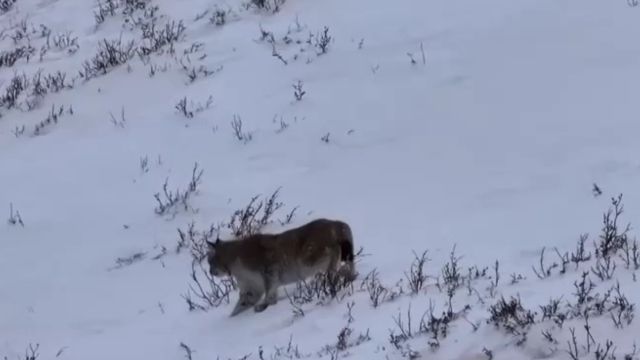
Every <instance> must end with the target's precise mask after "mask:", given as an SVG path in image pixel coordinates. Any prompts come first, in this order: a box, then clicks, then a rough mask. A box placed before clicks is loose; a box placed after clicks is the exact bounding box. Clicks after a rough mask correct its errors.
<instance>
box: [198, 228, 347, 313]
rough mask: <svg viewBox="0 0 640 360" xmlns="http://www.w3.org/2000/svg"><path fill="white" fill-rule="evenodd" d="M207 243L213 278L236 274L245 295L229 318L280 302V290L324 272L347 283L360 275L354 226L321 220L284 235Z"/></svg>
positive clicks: (218, 239) (249, 236) (240, 298)
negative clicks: (355, 257) (356, 267)
mask: <svg viewBox="0 0 640 360" xmlns="http://www.w3.org/2000/svg"><path fill="white" fill-rule="evenodd" d="M207 243H208V251H207V261H208V263H209V272H210V273H211V275H212V276H216V277H221V276H231V277H233V278H234V279H235V280H236V283H237V284H238V290H239V293H240V294H239V298H238V302H237V303H236V305H235V308H234V309H233V311H232V312H231V315H230V316H235V315H237V314H239V313H241V312H243V311H245V310H247V309H248V308H250V307H252V306H253V307H254V311H255V312H262V311H264V310H265V309H266V308H267V307H268V306H270V305H275V304H276V303H277V301H278V288H279V287H280V286H283V285H288V284H291V283H295V282H297V281H299V280H304V279H306V278H309V277H311V276H314V275H316V274H317V273H319V272H327V273H329V274H332V275H339V276H343V277H344V279H346V280H348V281H353V280H354V279H355V278H356V277H357V273H356V272H355V267H354V262H353V260H354V249H353V235H352V233H351V228H350V226H349V225H348V224H347V223H345V222H343V221H340V220H329V219H316V220H312V221H310V222H308V223H306V224H304V225H302V226H299V227H296V228H293V229H289V230H286V231H284V232H280V233H269V234H267V233H264V234H260V233H258V234H253V235H248V236H246V237H244V238H241V239H235V240H227V241H222V240H220V238H217V239H216V241H215V242H210V241H207ZM340 262H344V265H342V266H341V264H340ZM263 295H264V297H263Z"/></svg>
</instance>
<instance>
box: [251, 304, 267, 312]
mask: <svg viewBox="0 0 640 360" xmlns="http://www.w3.org/2000/svg"><path fill="white" fill-rule="evenodd" d="M268 306H269V304H267V303H260V304H256V305H255V306H254V307H253V310H254V311H255V312H263V311H264V310H265V309H266V308H267V307H268Z"/></svg>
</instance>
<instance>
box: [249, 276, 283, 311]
mask: <svg viewBox="0 0 640 360" xmlns="http://www.w3.org/2000/svg"><path fill="white" fill-rule="evenodd" d="M279 285H280V284H279V282H278V277H277V275H276V274H275V272H269V273H267V274H265V276H264V288H265V295H264V298H263V299H262V301H261V302H259V303H258V304H256V305H255V306H254V310H255V311H256V312H262V311H264V310H265V309H266V308H267V307H268V306H269V305H275V304H276V303H277V302H278V286H279Z"/></svg>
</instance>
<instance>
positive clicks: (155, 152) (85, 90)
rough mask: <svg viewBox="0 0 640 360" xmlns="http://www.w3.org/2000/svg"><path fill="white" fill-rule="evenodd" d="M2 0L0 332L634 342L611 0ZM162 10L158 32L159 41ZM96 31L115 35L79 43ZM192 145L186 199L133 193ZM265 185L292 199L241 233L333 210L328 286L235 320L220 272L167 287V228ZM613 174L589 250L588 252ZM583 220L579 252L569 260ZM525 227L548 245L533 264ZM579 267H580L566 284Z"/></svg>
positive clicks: (177, 170)
mask: <svg viewBox="0 0 640 360" xmlns="http://www.w3.org/2000/svg"><path fill="white" fill-rule="evenodd" d="M136 3H139V5H140V4H142V5H144V7H142V6H141V7H136V6H135V5H136ZM109 4H113V5H114V7H113V8H112V9H108V6H109ZM127 4H129V6H127ZM0 5H1V6H0V8H1V9H2V10H0V28H1V29H3V30H2V32H1V34H2V40H1V41H0V52H1V53H2V57H1V59H0V64H1V65H0V96H1V99H2V100H0V105H1V106H0V114H1V115H2V117H1V118H0V169H1V170H0V171H1V173H0V189H1V190H0V206H1V207H3V208H6V210H7V215H8V221H7V222H6V223H5V222H3V224H4V225H2V226H0V357H2V356H6V357H7V358H8V359H18V358H19V359H25V358H27V359H28V358H30V356H31V358H35V357H38V358H40V359H53V358H59V359H82V360H86V359H91V360H100V359H154V360H163V359H181V358H185V357H190V358H192V359H194V360H196V359H216V358H217V357H219V358H220V359H239V358H243V357H244V356H247V357H246V359H261V358H263V359H274V360H275V359H293V358H310V359H315V358H324V359H331V358H333V359H337V358H351V359H400V358H411V357H422V358H428V359H491V358H493V359H536V358H537V359H541V358H547V359H572V358H579V359H602V360H604V359H611V357H610V356H611V355H612V351H613V349H609V351H608V352H605V349H606V347H607V346H606V345H607V341H608V340H611V341H613V344H614V345H613V346H614V347H615V356H616V357H617V358H618V359H626V358H625V357H624V356H625V354H632V353H633V349H634V343H635V340H636V339H635V338H636V337H637V336H638V335H637V334H640V331H639V330H640V327H639V326H638V321H637V320H633V318H632V314H633V311H634V310H635V309H634V308H630V307H631V306H632V304H635V303H638V301H639V300H640V291H638V287H637V283H636V280H635V279H636V275H635V269H636V265H637V264H634V258H633V255H634V254H636V253H637V251H634V249H633V239H634V238H633V235H634V229H633V228H632V229H631V230H630V232H629V233H628V236H627V237H625V236H624V235H621V234H620V233H621V232H623V230H624V226H625V225H626V223H627V222H632V223H633V222H634V220H636V222H637V219H638V215H640V207H639V206H640V191H638V181H640V159H639V158H638V153H639V151H640V143H638V134H639V133H640V125H639V124H638V121H639V120H640V118H639V111H638V110H639V105H638V104H640V102H639V101H638V94H640V67H639V65H640V47H638V46H637V43H638V34H640V7H634V6H630V5H633V3H632V2H630V3H625V1H624V0H619V1H596V0H580V1H577V0H568V1H558V0H538V1H532V0H531V1H530V0H523V1H512V0H487V1H470V0H461V1H444V0H435V1H416V0H396V1H371V0H322V1H319V0H287V1H286V2H284V3H282V4H281V6H280V8H279V9H278V11H273V10H274V9H273V6H272V7H271V10H269V9H259V8H257V7H256V6H249V7H246V6H244V4H243V2H242V1H240V0H238V1H236V0H229V1H227V2H224V3H223V2H219V3H215V2H214V1H205V0H192V1H169V0H151V1H150V2H147V1H137V2H136V1H126V2H125V1H119V0H113V1H112V2H107V1H102V3H101V5H100V6H101V7H102V9H103V10H102V15H104V16H102V18H101V16H100V15H99V14H100V10H99V5H98V3H94V2H92V1H86V0H82V1H80V0H64V1H62V0H17V1H15V2H13V1H11V0H8V1H0ZM132 5H133V6H132ZM153 6H157V9H155V10H154V8H153ZM123 10H126V11H124V12H125V14H123ZM96 14H98V15H97V16H96ZM96 18H98V20H99V22H100V24H99V25H97V22H96ZM172 21H173V25H174V27H173V28H170V31H169V33H170V34H176V33H177V34H178V36H177V37H175V38H173V37H171V36H169V37H166V36H165V37H164V41H163V40H158V39H162V36H155V35H158V34H159V35H162V33H160V31H162V30H163V29H165V25H166V24H171V23H172ZM179 21H182V25H183V26H184V29H182V28H181V27H180V25H178V24H179V23H178V22H179ZM152 22H155V24H156V25H155V28H152V29H151V30H150V28H149V27H148V26H149V24H151V23H152ZM42 25H44V26H45V27H44V28H43V27H42ZM325 27H326V28H327V32H326V33H325ZM144 31H146V34H147V35H148V34H150V33H151V34H155V35H154V36H155V37H154V36H151V38H153V39H155V40H153V39H151V40H150V39H149V37H147V39H143V35H142V34H143V32H144ZM310 34H311V35H310ZM165 35H166V33H165ZM323 36H324V40H328V41H324V42H323ZM104 39H106V40H107V41H117V40H118V39H121V40H120V41H121V48H126V44H128V42H129V41H133V43H132V46H133V47H132V48H131V52H130V53H129V54H126V53H124V54H121V55H122V57H121V58H109V59H107V60H109V62H108V65H107V66H106V67H100V66H98V67H97V68H95V67H94V66H93V65H91V63H90V61H91V59H92V58H94V57H95V55H96V53H97V52H98V49H99V46H104V44H105V43H104V41H103V40H104ZM143 47H146V50H147V53H148V54H143V53H144V52H145V51H144V50H143V49H142V48H143ZM125 50H126V49H125ZM134 52H135V53H134ZM141 55H142V56H141ZM86 61H89V63H86V64H89V66H88V68H89V69H88V70H87V68H86V67H85V66H83V64H85V62H86ZM94 65H95V64H94ZM39 70H41V71H42V72H41V75H42V80H41V81H42V83H41V84H40V85H42V84H45V85H43V86H42V87H41V88H38V86H36V85H35V84H36V83H38V82H37V81H36V79H34V75H35V74H36V73H37V72H38V71H39ZM58 71H60V72H61V73H60V74H66V77H65V80H64V81H63V83H64V84H63V85H61V83H60V80H61V78H60V77H57V78H56V77H55V74H56V72H58ZM23 74H24V77H21V76H22V75H23ZM47 75H51V76H52V78H49V80H48V82H46V81H45V80H44V78H45V77H46V76H47ZM56 79H57V80H56ZM25 80H26V82H25ZM27 82H28V83H27ZM299 82H300V83H299ZM296 84H301V87H298V89H297V90H296V89H295V88H294V85H296ZM23 85H24V86H23ZM12 86H13V89H14V90H15V91H11V90H7V89H10V88H11V87H12ZM22 87H24V88H25V90H23V91H20V89H21V88H22ZM57 90H59V91H57ZM302 92H304V94H302ZM295 93H297V98H296V95H295ZM14 95H16V96H14ZM184 98H186V100H185V103H184V104H183V105H186V108H184V109H183V110H184V111H182V112H181V111H179V108H180V107H179V106H178V107H176V105H178V104H179V102H180V101H181V100H182V99H184ZM46 119H49V120H48V121H46ZM234 120H235V124H236V125H238V124H240V122H241V124H242V128H241V129H239V132H238V136H236V134H234V131H233V126H232V123H234ZM196 163H197V166H198V168H197V170H200V169H201V170H203V172H202V175H201V177H200V179H199V182H198V183H197V184H196V186H194V188H195V191H193V192H189V198H188V199H187V200H186V203H187V204H188V205H189V208H187V209H186V210H185V208H184V207H183V206H180V204H178V206H175V207H173V208H171V209H168V210H167V211H166V213H165V214H158V213H157V212H156V211H155V210H156V209H157V207H158V202H157V201H156V199H154V194H156V193H159V198H160V200H161V201H164V195H163V193H162V186H163V184H164V182H165V180H167V181H168V190H169V191H175V190H176V189H179V190H180V191H181V192H182V191H188V190H189V187H188V184H189V181H190V180H191V178H192V170H193V167H194V165H195V164H196ZM196 175H197V171H196ZM594 183H596V184H597V186H598V187H599V189H601V191H602V193H601V194H600V193H599V192H598V191H595V193H594V191H593V190H592V188H593V184H594ZM277 189H280V191H279V193H278V194H279V197H278V199H279V201H282V202H283V203H284V206H283V207H282V209H280V210H278V212H277V214H276V215H274V219H275V218H276V217H277V218H278V219H283V218H285V217H286V214H287V213H288V212H289V211H292V209H294V208H295V207H296V206H298V208H297V209H296V210H295V213H294V216H293V218H292V220H291V222H290V223H288V224H286V225H280V224H279V222H278V221H277V220H274V222H273V223H270V224H269V225H268V226H267V227H266V228H265V229H264V231H281V230H282V229H284V228H290V227H292V226H297V225H301V224H303V223H305V222H307V221H309V220H311V219H313V218H317V217H328V218H336V219H342V220H345V221H347V222H348V223H349V224H350V225H351V226H352V229H353V233H354V238H355V243H356V248H359V247H362V248H363V254H361V256H358V262H357V268H358V271H359V273H360V277H359V279H357V280H356V282H355V283H354V284H353V288H352V290H351V291H349V290H348V289H347V290H346V292H345V293H344V294H342V295H341V296H340V297H338V298H335V299H329V300H327V301H323V302H322V303H321V304H318V303H317V301H315V300H314V301H311V302H306V303H303V304H299V305H296V306H299V309H298V310H296V306H294V305H295V304H291V302H290V301H289V300H288V298H287V296H286V295H285V292H284V289H280V301H279V302H278V304H277V305H275V306H272V307H269V308H268V309H267V310H266V311H264V312H262V313H254V312H253V311H247V312H245V313H243V314H241V315H239V316H237V317H233V318H231V317H229V316H228V315H229V313H230V311H231V309H232V307H233V305H234V302H235V300H236V298H237V293H236V292H232V293H231V294H230V296H229V299H228V303H227V302H226V301H225V302H222V303H221V304H220V305H219V306H217V307H211V308H208V309H207V310H206V311H202V310H197V309H196V310H193V311H190V310H189V307H188V306H187V302H186V301H185V299H184V298H183V296H185V295H186V294H189V293H190V294H191V296H194V295H193V292H192V291H191V290H190V287H193V286H194V285H193V282H192V279H191V277H190V273H191V269H192V267H191V266H192V257H191V255H190V252H189V251H187V250H185V251H181V252H179V253H178V252H177V251H176V249H177V244H178V240H179V236H178V231H177V229H178V228H180V229H181V231H182V232H187V229H188V228H189V224H190V223H192V222H193V223H194V229H196V230H197V231H204V230H206V229H208V228H209V226H210V225H211V224H217V223H223V222H225V221H228V220H229V219H230V217H231V216H232V214H233V212H234V211H236V210H238V209H242V208H243V207H245V206H246V204H247V203H249V201H250V199H251V198H252V197H253V196H254V195H262V196H263V197H268V196H269V195H270V194H272V193H273V192H274V191H275V190H277ZM620 193H623V194H624V197H623V199H622V202H623V203H624V205H626V206H625V208H624V212H623V214H622V215H621V216H620V219H619V220H618V224H617V225H618V231H619V232H618V233H612V234H610V235H611V236H610V237H609V239H610V240H612V243H611V244H613V245H612V251H611V252H608V251H605V252H606V253H607V254H603V250H602V247H601V248H600V250H599V251H598V253H596V251H595V250H596V249H595V248H594V244H595V245H597V246H601V245H602V240H601V239H600V238H599V236H600V235H601V234H602V227H603V224H602V222H603V213H604V212H606V211H607V209H609V208H614V206H613V205H612V198H615V199H617V196H618V194H620ZM10 209H11V210H10ZM159 212H161V211H159ZM229 230H230V229H227V228H223V229H222V232H221V235H220V236H221V237H222V238H228V237H229V236H230V231H229ZM583 233H588V234H589V235H588V239H587V240H586V242H585V248H586V253H587V254H589V253H590V254H591V258H590V259H589V260H587V261H583V262H582V261H579V260H580V259H578V260H577V265H578V266H577V267H576V265H575V264H574V263H573V262H571V261H570V258H571V254H572V253H573V255H574V257H576V243H577V241H578V238H579V236H580V235H581V234H583ZM598 244H599V245H598ZM627 245H628V248H629V249H626V250H625V249H624V247H626V246H627ZM187 246H188V245H187ZM454 246H455V255H454V256H461V259H460V260H459V261H458V266H459V271H460V273H459V274H458V275H456V274H455V272H454V274H453V275H451V271H447V269H448V270H451V269H452V264H449V267H448V268H446V266H447V263H448V262H450V257H449V254H450V252H451V251H452V250H454ZM543 248H545V249H546V250H545V257H544V265H543V267H545V268H548V267H550V266H551V265H552V264H553V263H556V264H558V266H556V267H552V269H551V270H549V272H548V276H547V275H546V273H545V272H544V271H543V272H542V274H540V275H541V277H542V278H543V279H540V278H539V277H538V276H536V274H535V273H534V271H533V269H532V266H535V267H536V269H537V271H538V272H539V273H540V272H541V270H540V264H539V259H540V253H541V251H542V249H543ZM555 248H557V252H556V249H555ZM605 248H606V249H609V248H608V247H607V246H606V244H605ZM620 248H623V249H620ZM425 250H428V253H427V256H428V258H429V259H430V260H429V261H427V262H426V265H425V266H424V272H425V273H426V277H424V278H423V279H419V280H425V284H424V286H423V287H421V288H419V289H417V292H416V293H415V294H412V293H411V290H410V285H411V284H410V283H411V282H410V280H409V279H408V278H410V277H411V276H410V267H411V263H412V261H413V259H414V252H413V251H415V253H416V254H418V255H420V254H422V252H423V251H425ZM565 253H566V256H567V259H569V263H568V264H567V265H566V267H565V269H564V271H562V270H563V266H562V261H561V259H562V257H563V256H565V255H564V254H565ZM625 254H630V261H629V265H628V266H627V264H626V262H625V259H624V257H625ZM577 257H578V258H579V256H577ZM496 261H498V264H499V265H498V269H497V272H498V273H499V274H500V275H499V279H496V276H495V274H496V269H495V266H496V265H495V264H496ZM607 261H611V262H615V264H616V268H615V270H611V268H609V270H606V269H605V270H602V271H604V272H609V275H611V276H607V275H605V276H604V277H603V279H601V278H600V277H599V276H598V275H597V273H600V272H601V270H598V269H602V268H606V263H607ZM454 262H455V261H454ZM609 265H610V266H612V265H611V263H609ZM474 266H476V267H477V269H478V271H477V272H476V271H475V270H469V269H471V268H472V267H474ZM374 269H375V271H376V273H377V274H378V275H377V279H378V281H379V283H377V282H375V281H372V280H370V281H369V284H370V285H369V290H370V291H368V290H367V286H364V287H363V286H361V282H362V281H363V280H365V279H367V278H366V276H367V274H370V273H371V271H373V270H374ZM414 269H415V268H414ZM591 269H594V270H593V271H592V270H591ZM583 272H587V273H588V276H587V277H586V279H585V283H584V285H585V287H586V289H587V290H588V286H587V285H588V284H589V282H591V283H592V284H593V285H594V286H595V289H593V290H591V292H588V293H585V294H587V295H588V296H587V295H585V297H586V298H585V299H582V300H583V301H581V299H580V296H578V295H579V294H580V292H579V291H577V290H576V286H577V287H580V286H579V285H580V282H581V280H582V275H583ZM199 276H204V275H202V274H201V275H199ZM201 279H204V277H202V278H201ZM369 279H371V277H369ZM401 279H402V282H400V283H398V281H399V280H401ZM205 282H206V280H205ZM617 283H619V286H620V287H619V290H620V293H619V294H618V292H617V290H616V289H614V290H613V291H611V292H609V296H608V297H607V295H606V294H607V292H608V291H609V290H610V289H612V287H614V286H615V285H616V284H617ZM574 284H575V285H574ZM205 286H206V284H205ZM380 286H384V287H385V288H386V289H387V290H385V291H382V290H381V291H382V292H383V294H382V295H381V298H382V297H386V299H385V300H384V301H381V303H380V304H379V305H378V306H377V307H374V306H373V304H372V300H371V298H370V293H371V292H373V293H375V289H380ZM401 289H402V293H400V292H401V291H400V290H401ZM291 291H295V287H288V288H287V294H288V293H289V292H291ZM585 291H586V290H585ZM393 293H397V296H394V295H392V294H393ZM449 294H451V297H450V296H449ZM576 294H578V295H576ZM596 294H597V295H596ZM503 296H504V301H505V303H504V304H502V305H504V306H503V307H502V308H501V307H500V306H499V305H500V303H499V302H500V300H501V299H502V297H503ZM512 296H513V298H512ZM518 296H519V298H520V301H521V305H522V306H523V308H519V307H517V305H518V303H517V297H518ZM550 299H558V307H557V309H556V310H555V311H554V310H553V302H551V306H549V307H547V308H541V306H544V305H549V304H550ZM625 299H626V300H628V302H629V303H628V304H627V303H626V302H625V301H624V300H625ZM430 303H431V305H432V306H433V309H434V310H433V315H434V316H433V317H430V316H429V313H428V312H427V313H426V314H427V315H426V316H423V314H425V311H427V310H428V309H429V307H430ZM496 304H497V305H496ZM509 305H514V306H513V307H512V308H509ZM349 308H350V309H351V310H350V311H349ZM545 309H546V311H545ZM492 310H493V311H494V313H493V314H492V312H491V311H492ZM527 310H530V311H531V312H532V313H531V314H529V313H527ZM409 311H410V314H408V312H409ZM349 312H350V314H351V316H352V317H349V316H348V315H346V314H348V313H349ZM302 313H303V314H302ZM534 313H535V314H534ZM545 315H546V316H545ZM585 315H586V316H585ZM407 316H409V317H410V318H411V321H410V324H409V321H407ZM618 316H620V319H622V320H621V321H619V322H618V321H614V320H615V319H616V318H617V317H618ZM421 319H424V324H422V326H421ZM400 322H401V324H399V323H400ZM585 323H587V324H588V325H589V328H588V330H589V333H590V334H591V336H590V335H589V334H588V333H587V331H586V330H585V326H584V325H585ZM496 324H499V325H500V326H496ZM616 324H617V326H616ZM345 327H346V328H347V330H344V329H345ZM572 330H574V331H575V337H576V345H575V347H574V346H573V345H572V344H573V342H572V341H571V339H572V337H571V331H572ZM340 333H341V334H342V336H341V337H339V334H340ZM545 334H546V335H545ZM361 335H362V336H361ZM288 344H291V346H289V345H288ZM30 346H31V348H30ZM575 349H577V354H576V350H575ZM25 351H26V353H25ZM637 358H638V355H629V357H628V359H637Z"/></svg>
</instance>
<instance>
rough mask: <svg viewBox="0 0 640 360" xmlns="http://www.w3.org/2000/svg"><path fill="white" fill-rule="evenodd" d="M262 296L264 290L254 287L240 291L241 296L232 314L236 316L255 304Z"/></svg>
mask: <svg viewBox="0 0 640 360" xmlns="http://www.w3.org/2000/svg"><path fill="white" fill-rule="evenodd" d="M260 297H262V292H261V291H257V290H254V289H250V290H242V291H240V296H239V298H238V302H237V303H236V306H235V307H234V308H233V311H232V312H231V315H230V316H236V315H238V314H239V313H241V312H243V311H245V310H247V309H248V308H250V307H252V306H253V305H255V304H256V303H257V302H258V300H260Z"/></svg>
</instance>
